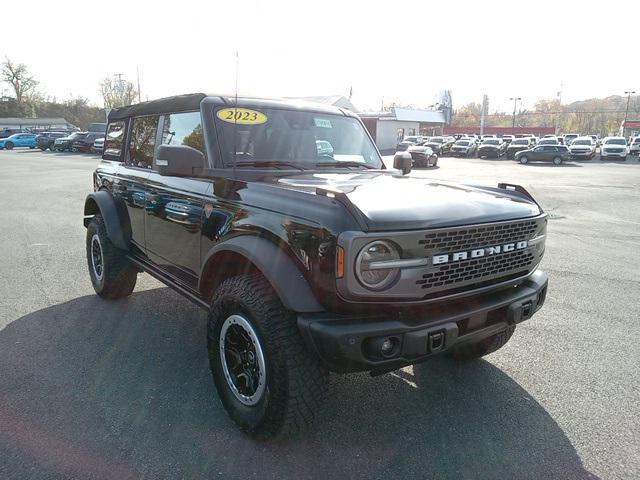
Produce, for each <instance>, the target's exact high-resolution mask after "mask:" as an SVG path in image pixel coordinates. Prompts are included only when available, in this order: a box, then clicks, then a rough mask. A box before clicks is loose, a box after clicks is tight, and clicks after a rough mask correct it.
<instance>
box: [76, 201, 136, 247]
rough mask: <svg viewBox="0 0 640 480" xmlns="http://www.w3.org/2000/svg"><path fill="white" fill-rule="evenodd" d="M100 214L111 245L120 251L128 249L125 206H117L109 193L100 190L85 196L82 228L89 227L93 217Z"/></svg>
mask: <svg viewBox="0 0 640 480" xmlns="http://www.w3.org/2000/svg"><path fill="white" fill-rule="evenodd" d="M96 214H100V215H102V218H103V219H104V223H105V227H106V229H107V235H108V236H109V239H110V240H111V241H112V242H113V244H114V245H115V246H116V247H118V248H120V249H122V250H128V249H129V242H130V240H131V225H130V224H129V216H128V214H127V209H126V206H124V205H123V204H122V205H119V204H118V203H117V202H116V200H115V199H114V198H113V195H111V193H109V192H107V191H105V190H101V191H98V192H93V193H90V194H89V195H87V198H86V199H85V202H84V220H83V223H84V226H85V227H87V226H89V223H90V222H91V219H92V218H93V216H94V215H96Z"/></svg>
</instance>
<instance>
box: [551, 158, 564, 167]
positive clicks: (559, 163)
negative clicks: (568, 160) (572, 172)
mask: <svg viewBox="0 0 640 480" xmlns="http://www.w3.org/2000/svg"><path fill="white" fill-rule="evenodd" d="M553 164H554V165H561V164H562V157H554V158H553Z"/></svg>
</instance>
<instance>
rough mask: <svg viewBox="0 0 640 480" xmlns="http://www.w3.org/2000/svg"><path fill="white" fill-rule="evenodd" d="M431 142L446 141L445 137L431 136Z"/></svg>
mask: <svg viewBox="0 0 640 480" xmlns="http://www.w3.org/2000/svg"><path fill="white" fill-rule="evenodd" d="M429 141H430V142H431V143H444V138H442V137H431V138H430V139H429Z"/></svg>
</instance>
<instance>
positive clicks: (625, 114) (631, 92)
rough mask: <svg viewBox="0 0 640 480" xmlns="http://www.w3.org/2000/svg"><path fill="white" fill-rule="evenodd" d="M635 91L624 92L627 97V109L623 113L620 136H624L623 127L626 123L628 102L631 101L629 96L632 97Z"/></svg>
mask: <svg viewBox="0 0 640 480" xmlns="http://www.w3.org/2000/svg"><path fill="white" fill-rule="evenodd" d="M634 93H636V92H635V90H629V91H628V92H624V94H625V95H626V96H627V109H626V110H625V111H624V122H622V134H623V135H624V125H625V124H626V123H627V115H629V100H631V95H633V94H634Z"/></svg>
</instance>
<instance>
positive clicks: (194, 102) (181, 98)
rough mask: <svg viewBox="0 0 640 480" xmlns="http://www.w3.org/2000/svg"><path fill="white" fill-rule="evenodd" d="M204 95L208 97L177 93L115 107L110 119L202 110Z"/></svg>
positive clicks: (201, 94)
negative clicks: (201, 104) (171, 95)
mask: <svg viewBox="0 0 640 480" xmlns="http://www.w3.org/2000/svg"><path fill="white" fill-rule="evenodd" d="M204 97H206V95H205V94H204V93H189V94H187V95H176V96H174V97H167V98H160V99H158V100H151V101H149V102H142V103H136V104H134V105H128V106H126V107H122V108H114V109H113V110H111V111H110V112H109V121H110V122H112V121H114V120H123V119H125V118H128V117H135V116H140V115H157V114H162V113H171V112H189V111H193V110H200V102H201V101H202V99H203V98H204Z"/></svg>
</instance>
